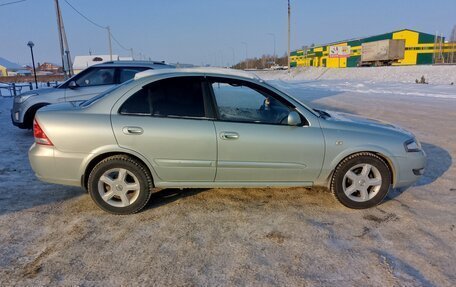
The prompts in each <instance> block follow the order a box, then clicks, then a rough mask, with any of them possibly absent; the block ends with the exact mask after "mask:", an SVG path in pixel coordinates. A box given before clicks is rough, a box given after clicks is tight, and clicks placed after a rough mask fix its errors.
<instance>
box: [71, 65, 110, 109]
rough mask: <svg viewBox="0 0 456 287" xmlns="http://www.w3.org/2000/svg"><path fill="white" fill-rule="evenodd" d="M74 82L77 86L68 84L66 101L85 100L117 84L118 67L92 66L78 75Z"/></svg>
mask: <svg viewBox="0 0 456 287" xmlns="http://www.w3.org/2000/svg"><path fill="white" fill-rule="evenodd" d="M74 82H75V83H76V86H74V87H71V86H70V85H67V87H66V89H65V101H67V102H73V101H85V100H88V99H90V98H92V97H94V96H96V95H97V94H99V93H102V92H104V91H106V90H107V89H109V88H111V87H112V86H114V85H115V84H116V68H114V67H107V68H102V67H94V68H90V69H87V70H86V71H83V72H81V75H78V76H76V77H75V79H74Z"/></svg>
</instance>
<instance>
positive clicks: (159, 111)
mask: <svg viewBox="0 0 456 287" xmlns="http://www.w3.org/2000/svg"><path fill="white" fill-rule="evenodd" d="M202 81H203V78H202V77H177V78H169V79H162V80H159V81H156V82H153V83H151V84H149V85H146V86H144V87H142V88H141V89H140V90H139V91H136V92H133V94H132V95H131V96H130V97H129V98H128V99H127V100H126V101H125V102H124V103H123V104H122V105H121V106H120V108H119V109H118V110H113V111H112V115H111V119H112V126H113V130H114V134H115V136H116V139H117V141H118V144H119V145H120V146H122V147H124V148H128V149H131V150H134V151H136V152H138V153H140V154H142V155H143V156H144V157H146V158H147V159H148V160H149V162H150V163H151V164H152V165H153V167H154V170H155V172H156V173H157V175H158V177H159V180H160V181H161V182H179V181H180V182H212V181H214V178H215V172H216V157H217V144H216V138H215V128H214V124H213V120H212V119H210V118H208V117H207V103H206V101H205V100H204V95H203V94H204V93H203V88H204V86H203V82H202Z"/></svg>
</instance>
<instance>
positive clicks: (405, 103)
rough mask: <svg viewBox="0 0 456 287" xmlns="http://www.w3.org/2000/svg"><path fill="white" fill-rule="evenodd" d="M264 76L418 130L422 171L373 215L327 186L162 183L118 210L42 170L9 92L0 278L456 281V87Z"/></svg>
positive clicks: (2, 131)
mask: <svg viewBox="0 0 456 287" xmlns="http://www.w3.org/2000/svg"><path fill="white" fill-rule="evenodd" d="M450 76H451V75H450ZM450 76H449V77H450ZM268 79H270V80H271V83H272V84H273V85H276V86H280V87H281V88H284V89H286V90H288V91H289V92H290V93H291V94H294V95H295V96H296V97H299V98H300V99H302V100H305V101H307V102H309V103H310V104H311V105H314V106H319V107H324V108H328V109H334V110H339V111H345V112H351V113H356V114H359V115H362V116H366V117H370V118H376V119H379V120H383V121H389V122H393V123H395V124H398V125H400V126H402V127H404V128H407V129H409V130H411V131H413V132H414V133H415V134H416V135H417V137H418V138H419V139H420V140H421V141H422V143H423V148H424V149H425V151H426V153H427V155H428V164H427V167H426V172H425V175H424V176H423V177H422V179H421V180H420V181H419V182H418V183H417V184H416V185H415V186H413V187H411V188H408V189H406V190H394V191H391V192H390V194H389V195H388V198H387V199H386V200H385V202H384V203H382V204H381V205H380V206H378V207H375V208H371V209H367V210H350V209H347V208H344V207H342V206H341V205H340V204H339V203H337V202H336V200H335V199H333V198H332V196H331V195H330V194H329V193H328V192H327V191H325V190H323V189H320V188H314V189H310V190H308V189H304V188H292V189H276V188H272V189H199V190H182V191H181V190H174V189H167V190H161V191H159V192H158V193H157V194H156V195H155V196H154V197H153V199H152V201H151V203H150V204H149V206H148V208H147V209H146V210H144V211H143V212H141V213H139V214H135V215H131V216H113V215H109V214H107V213H105V212H103V211H101V210H99V209H98V208H97V207H96V206H95V204H93V203H92V201H91V199H90V197H89V196H88V195H87V194H85V193H84V192H83V191H82V190H80V189H78V188H72V187H65V186H58V185H52V184H46V183H42V182H39V181H38V180H37V179H36V178H35V177H34V175H33V173H32V171H31V169H30V167H29V164H28V159H27V150H28V148H29V146H30V145H31V144H32V142H33V136H32V133H31V132H30V131H23V130H19V129H17V128H15V127H13V126H12V125H11V123H10V118H9V117H10V116H9V109H10V107H11V103H12V99H10V98H0V138H1V139H2V143H1V144H0V154H1V157H0V231H1V232H0V285H1V286H4V285H15V284H19V285H49V284H51V285H204V286H207V285H251V286H257V285H286V286H454V285H455V283H456V272H455V267H454V266H456V244H455V242H456V227H455V225H456V208H455V206H456V182H455V178H456V168H455V167H454V165H453V161H454V159H453V158H454V157H456V141H455V135H456V124H455V122H456V86H449V85H447V84H445V85H443V84H442V85H433V84H430V85H416V84H407V83H399V82H396V83H385V81H375V80H373V79H369V80H364V79H359V78H357V79H355V80H353V79H352V80H348V79H338V80H335V79H319V80H315V79H305V80H303V79H296V78H294V79H292V80H290V79H287V78H286V77H282V75H281V74H280V73H276V74H275V75H273V74H272V73H270V75H269V76H268ZM398 81H399V80H398ZM443 82H445V81H443V80H442V83H443Z"/></svg>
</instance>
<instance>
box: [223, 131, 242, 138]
mask: <svg viewBox="0 0 456 287" xmlns="http://www.w3.org/2000/svg"><path fill="white" fill-rule="evenodd" d="M220 138H222V139H224V140H237V139H239V134H238V133H235V132H221V133H220Z"/></svg>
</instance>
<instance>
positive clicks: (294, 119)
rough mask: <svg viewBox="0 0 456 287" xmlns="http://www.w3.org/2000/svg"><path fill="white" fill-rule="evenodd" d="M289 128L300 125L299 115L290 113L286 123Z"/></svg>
mask: <svg viewBox="0 0 456 287" xmlns="http://www.w3.org/2000/svg"><path fill="white" fill-rule="evenodd" d="M287 123H288V125H289V126H298V125H300V124H301V117H300V116H299V114H298V113H297V112H295V111H291V112H290V113H289V114H288V121H287Z"/></svg>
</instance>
